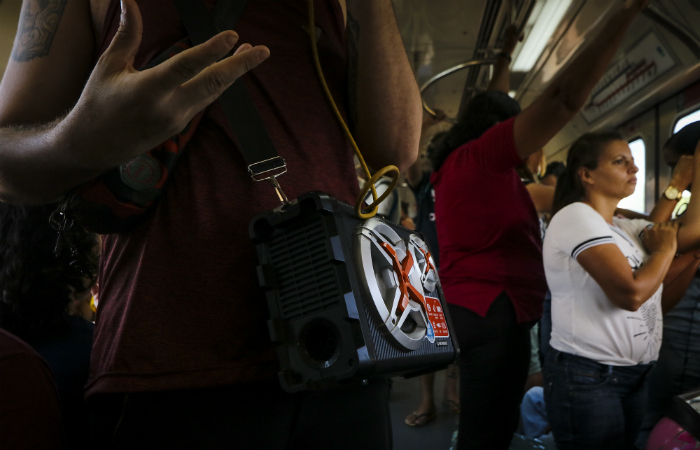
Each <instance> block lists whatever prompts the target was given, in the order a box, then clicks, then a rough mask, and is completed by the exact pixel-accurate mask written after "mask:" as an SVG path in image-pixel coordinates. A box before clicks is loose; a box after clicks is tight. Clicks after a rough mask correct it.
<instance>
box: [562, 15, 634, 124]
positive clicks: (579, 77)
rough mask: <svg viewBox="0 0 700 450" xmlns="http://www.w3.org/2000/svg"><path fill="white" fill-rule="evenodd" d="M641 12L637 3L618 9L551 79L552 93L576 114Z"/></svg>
mask: <svg viewBox="0 0 700 450" xmlns="http://www.w3.org/2000/svg"><path fill="white" fill-rule="evenodd" d="M640 11H641V6H640V5H639V3H638V2H634V3H633V5H632V6H630V7H625V6H623V7H622V8H620V9H619V10H618V11H616V12H615V13H614V14H613V16H612V17H611V18H610V19H609V20H608V21H607V23H606V24H605V25H604V27H603V29H602V30H601V31H600V32H599V33H598V35H597V36H596V37H595V38H594V39H593V40H592V41H591V43H590V44H589V45H588V46H587V47H586V48H585V49H584V50H583V51H582V52H581V54H580V55H579V56H577V57H576V58H575V59H574V61H573V62H572V63H571V64H570V65H569V66H568V67H567V68H566V69H564V71H563V72H562V74H561V75H560V76H559V77H557V78H556V79H555V80H554V81H553V82H552V85H550V86H549V88H548V91H549V93H550V94H552V95H556V94H557V93H558V95H559V96H560V99H561V102H562V103H563V105H564V106H565V107H566V109H568V110H570V111H572V112H574V113H576V112H578V111H579V110H580V109H581V108H582V107H583V106H584V105H585V103H586V101H587V100H588V97H589V96H590V94H591V91H592V90H593V88H594V87H595V85H596V84H597V83H598V80H600V78H601V77H602V76H603V75H604V74H605V71H606V70H607V68H608V66H609V65H610V62H611V61H612V59H613V57H614V56H615V53H616V52H617V49H618V47H619V45H620V43H621V42H622V39H623V38H624V37H625V34H626V33H627V30H628V29H629V27H630V25H631V24H632V22H633V21H634V18H635V17H636V16H637V14H638V13H639V12H640Z"/></svg>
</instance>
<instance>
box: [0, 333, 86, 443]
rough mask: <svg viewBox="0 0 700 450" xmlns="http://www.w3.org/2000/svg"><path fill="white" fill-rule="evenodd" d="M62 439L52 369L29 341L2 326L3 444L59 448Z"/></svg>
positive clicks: (0, 400) (0, 391)
mask: <svg viewBox="0 0 700 450" xmlns="http://www.w3.org/2000/svg"><path fill="white" fill-rule="evenodd" d="M88 425H89V424H85V428H86V429H87V427H88ZM62 439H63V430H62V428H61V407H60V406H59V400H58V391H57V390H56V385H55V383H54V381H53V376H52V375H51V369H50V368H49V366H48V364H46V361H44V360H43V359H42V358H41V356H39V355H38V354H37V353H36V352H35V351H34V350H33V349H32V348H31V347H30V346H29V345H28V344H26V343H25V342H24V341H22V340H20V339H19V338H18V337H16V336H15V335H13V334H10V333H8V332H7V331H5V330H3V329H0V448H3V449H14V450H22V449H27V450H29V449H47V450H50V449H59V448H61V441H62Z"/></svg>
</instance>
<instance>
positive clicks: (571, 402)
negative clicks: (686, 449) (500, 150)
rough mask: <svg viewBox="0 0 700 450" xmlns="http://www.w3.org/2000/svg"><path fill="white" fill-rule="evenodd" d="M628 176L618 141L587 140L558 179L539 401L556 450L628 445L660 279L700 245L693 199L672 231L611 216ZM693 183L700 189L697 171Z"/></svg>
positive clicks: (655, 344) (637, 417)
mask: <svg viewBox="0 0 700 450" xmlns="http://www.w3.org/2000/svg"><path fill="white" fill-rule="evenodd" d="M695 160H696V164H697V163H698V161H699V160H700V156H697V151H696V158H695ZM637 171H638V169H637V167H636V166H635V164H634V158H633V157H632V153H631V152H630V149H629V146H628V145H627V142H626V141H625V140H623V139H622V137H621V136H620V135H619V134H617V133H598V134H587V135H584V136H582V137H581V138H580V139H578V140H577V141H576V142H575V143H574V144H573V146H572V147H571V149H570V150H569V155H568V158H567V167H566V171H565V172H564V174H562V175H561V177H560V178H559V180H558V182H557V188H556V194H555V199H554V213H555V214H554V217H553V218H552V221H551V223H550V225H549V228H548V230H547V236H546V237H545V241H544V248H543V255H544V266H545V273H546V276H547V283H548V285H549V288H550V290H551V292H552V338H551V341H550V346H551V350H550V351H549V352H548V353H547V358H546V362H545V370H544V372H545V401H546V403H547V411H548V416H549V420H550V425H551V427H552V431H553V432H554V436H555V439H556V441H557V448H558V449H559V450H566V449H585V450H591V449H596V450H604V449H627V448H633V442H634V440H635V437H636V435H637V433H638V432H639V429H640V427H641V421H642V417H643V414H644V406H645V403H646V390H645V388H644V382H645V378H646V375H647V374H648V372H649V370H650V369H651V368H652V366H653V362H654V361H655V360H656V358H657V356H658V353H659V347H660V345H661V331H662V316H661V294H662V281H663V279H664V276H665V275H666V272H667V271H668V269H669V267H670V265H671V262H672V261H673V258H674V255H675V254H676V251H677V250H678V251H685V250H687V249H690V248H693V247H697V245H698V243H699V242H700V204H695V203H694V202H692V201H691V204H690V205H689V206H688V210H687V213H686V215H685V216H684V217H683V218H682V219H680V221H682V225H683V226H682V227H681V228H679V224H678V223H671V222H668V223H662V224H656V225H653V224H652V223H651V222H648V221H646V220H641V219H635V220H630V219H625V218H622V217H614V212H615V209H616V207H617V204H618V203H619V201H620V200H622V199H623V198H625V197H627V196H629V195H631V194H632V193H633V192H634V189H635V186H636V184H637V179H636V173H637ZM694 177H695V178H694V182H695V183H696V185H700V168H697V166H696V169H695V176H694ZM652 225H653V226H652Z"/></svg>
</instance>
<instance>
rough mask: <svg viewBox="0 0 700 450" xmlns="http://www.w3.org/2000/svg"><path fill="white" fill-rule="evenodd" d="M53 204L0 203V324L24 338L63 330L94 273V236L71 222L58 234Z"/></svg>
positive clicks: (97, 246) (45, 336) (95, 274)
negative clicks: (71, 310) (55, 227)
mask: <svg viewBox="0 0 700 450" xmlns="http://www.w3.org/2000/svg"><path fill="white" fill-rule="evenodd" d="M55 209H56V205H40V206H24V205H8V204H5V203H0V292H2V295H1V296H0V327H2V328H4V329H6V330H7V331H9V332H11V333H13V334H15V335H17V336H19V337H20V338H22V339H24V340H26V341H30V342H31V341H35V340H40V339H43V338H47V337H49V336H55V335H60V334H62V333H64V332H67V330H68V322H67V320H66V319H67V316H68V315H69V314H70V309H71V306H72V303H73V302H75V301H79V300H82V299H83V298H84V297H85V296H86V295H88V294H89V291H90V288H91V287H92V285H93V283H94V282H95V279H96V278H97V262H98V258H99V245H98V241H97V236H96V235H95V234H92V233H88V232H87V231H85V230H84V229H83V228H82V227H80V226H79V225H78V224H74V225H73V226H72V227H70V229H68V230H66V231H65V232H64V233H63V234H62V237H61V238H60V239H59V234H58V232H57V231H56V230H55V229H54V228H53V227H52V225H51V224H50V223H49V218H50V217H51V214H52V212H53V211H55ZM57 243H58V246H57Z"/></svg>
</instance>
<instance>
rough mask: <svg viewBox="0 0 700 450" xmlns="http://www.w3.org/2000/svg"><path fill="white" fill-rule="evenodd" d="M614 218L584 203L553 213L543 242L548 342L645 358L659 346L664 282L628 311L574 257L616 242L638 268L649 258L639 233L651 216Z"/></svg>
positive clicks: (602, 355)
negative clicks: (548, 304)
mask: <svg viewBox="0 0 700 450" xmlns="http://www.w3.org/2000/svg"><path fill="white" fill-rule="evenodd" d="M613 224H614V226H611V225H608V223H607V222H605V219H603V217H602V216H601V215H600V214H598V212H596V211H595V210H594V209H593V208H591V207H590V206H588V205H586V204H585V203H573V204H571V205H569V206H567V207H565V208H563V209H562V210H561V211H559V212H558V213H557V214H556V215H555V216H554V218H552V221H551V223H550V224H549V228H548V229H547V235H546V236H545V239H544V247H543V257H544V269H545V274H546V275H547V283H548V284H549V289H550V291H551V292H552V339H551V341H550V345H551V346H552V347H553V348H555V349H557V350H559V351H562V352H566V353H571V354H574V355H579V356H583V357H586V358H589V359H592V360H595V361H598V362H600V363H602V364H610V365H614V366H630V365H635V364H640V363H641V364H646V363H649V362H651V361H655V360H656V359H657V357H658V354H659V347H661V331H662V320H663V319H662V317H661V290H662V286H660V287H659V289H658V290H657V291H656V293H654V295H653V296H652V297H651V298H650V299H649V300H647V301H646V302H645V303H644V304H643V305H642V306H641V307H640V308H639V309H638V310H637V311H635V312H631V311H626V310H624V309H622V308H618V307H617V306H615V305H613V304H612V303H611V302H610V300H608V298H607V296H606V295H605V293H604V292H603V290H602V289H601V287H600V286H599V285H598V283H597V282H596V281H595V280H594V279H593V278H592V277H591V276H590V275H589V274H588V272H586V271H585V270H584V268H583V267H581V265H580V264H579V263H578V261H577V260H576V258H577V257H578V255H579V254H581V252H583V251H584V250H586V249H589V248H591V247H594V246H596V245H601V244H616V245H617V246H618V247H619V248H620V251H622V254H623V255H625V257H626V258H627V260H628V261H629V263H630V266H631V267H632V270H637V269H638V268H639V267H640V266H641V265H642V264H643V263H644V261H646V259H647V258H648V254H647V253H646V251H645V250H644V247H643V246H642V243H641V240H640V234H641V232H642V231H643V230H644V228H646V227H647V226H648V225H650V224H651V222H648V221H646V220H640V219H635V220H629V219H625V218H620V217H615V218H613Z"/></svg>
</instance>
